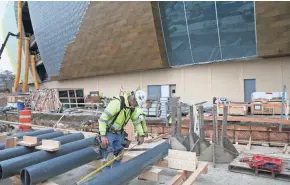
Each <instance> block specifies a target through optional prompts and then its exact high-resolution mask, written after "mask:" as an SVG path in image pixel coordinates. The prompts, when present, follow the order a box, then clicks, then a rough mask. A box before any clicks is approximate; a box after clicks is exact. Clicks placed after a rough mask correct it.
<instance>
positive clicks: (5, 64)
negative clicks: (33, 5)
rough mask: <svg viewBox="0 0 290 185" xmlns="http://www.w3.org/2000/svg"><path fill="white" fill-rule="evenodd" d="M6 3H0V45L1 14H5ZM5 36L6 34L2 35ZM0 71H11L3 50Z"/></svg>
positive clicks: (0, 34) (0, 32) (1, 40)
mask: <svg viewBox="0 0 290 185" xmlns="http://www.w3.org/2000/svg"><path fill="white" fill-rule="evenodd" d="M7 3H8V2H7V1H0V45H2V44H3V41H4V38H3V34H2V18H3V14H4V12H5V8H6V5H7ZM4 35H6V34H4ZM15 49H16V48H15ZM0 70H9V71H13V69H12V66H11V64H10V61H9V59H8V54H7V51H6V49H5V50H4V52H3V54H2V57H1V60H0Z"/></svg>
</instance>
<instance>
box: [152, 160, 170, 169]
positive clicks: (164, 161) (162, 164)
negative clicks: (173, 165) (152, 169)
mask: <svg viewBox="0 0 290 185" xmlns="http://www.w3.org/2000/svg"><path fill="white" fill-rule="evenodd" d="M154 166H158V167H163V168H164V167H168V160H162V161H158V162H157V163H156V164H155V165H154Z"/></svg>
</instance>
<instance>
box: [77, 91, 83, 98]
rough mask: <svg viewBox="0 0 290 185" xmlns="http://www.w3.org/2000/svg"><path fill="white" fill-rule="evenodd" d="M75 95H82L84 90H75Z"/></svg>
mask: <svg viewBox="0 0 290 185" xmlns="http://www.w3.org/2000/svg"><path fill="white" fill-rule="evenodd" d="M76 94H77V97H84V91H83V90H76Z"/></svg>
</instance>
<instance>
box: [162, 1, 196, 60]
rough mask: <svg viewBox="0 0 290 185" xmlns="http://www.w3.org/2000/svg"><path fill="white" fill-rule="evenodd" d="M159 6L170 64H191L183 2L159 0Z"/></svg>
mask: <svg viewBox="0 0 290 185" xmlns="http://www.w3.org/2000/svg"><path fill="white" fill-rule="evenodd" d="M159 7H160V12H161V17H162V18H161V19H162V26H163V31H164V37H165V42H166V47H167V53H168V57H169V61H170V62H169V63H170V65H172V66H175V65H183V64H191V63H192V57H191V52H190V46H189V40H188V32H187V27H186V20H185V12H184V4H183V2H182V1H180V2H174V1H172V2H159Z"/></svg>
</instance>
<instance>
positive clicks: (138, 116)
mask: <svg viewBox="0 0 290 185" xmlns="http://www.w3.org/2000/svg"><path fill="white" fill-rule="evenodd" d="M132 119H133V120H135V123H140V124H141V125H142V128H143V131H144V136H145V137H148V129H147V125H146V114H145V113H144V111H143V110H142V108H140V107H136V108H135V112H134V114H133V115H132ZM135 132H137V130H136V127H135ZM137 136H138V132H137Z"/></svg>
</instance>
